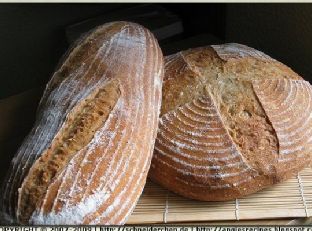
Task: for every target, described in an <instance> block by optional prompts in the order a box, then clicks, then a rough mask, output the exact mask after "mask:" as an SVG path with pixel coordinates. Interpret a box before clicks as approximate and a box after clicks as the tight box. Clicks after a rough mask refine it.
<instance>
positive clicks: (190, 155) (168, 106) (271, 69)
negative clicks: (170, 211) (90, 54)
mask: <svg viewBox="0 0 312 231" xmlns="http://www.w3.org/2000/svg"><path fill="white" fill-rule="evenodd" d="M311 90H312V88H311V85H310V84H309V83H308V82H307V81H304V80H303V79H302V78H301V77H300V76H299V75H297V74H296V73H295V72H293V71H292V70H291V69H290V68H288V67H287V66H285V65H283V64H282V63H280V62H278V61H276V60H274V59H272V58H271V57H269V56H268V55H266V54H264V53H262V52H260V51H257V50H255V49H253V48H250V47H247V46H244V45H241V44H223V45H215V46H208V47H200V48H194V49H189V50H186V51H182V52H179V53H177V54H175V55H171V56H169V57H166V59H165V77H164V85H163V101H162V109H161V122H160V125H159V132H158V135H157V139H156V144H155V151H154V156H153V160H152V166H151V169H150V172H149V177H150V178H151V179H152V180H153V181H155V182H157V183H159V184H161V185H163V186H165V187H166V188H168V189H170V190H172V191H173V192H176V193H178V194H180V195H183V196H185V197H189V198H192V199H198V200H205V201H225V200H231V199H235V198H239V197H243V196H246V195H248V194H251V193H254V192H257V191H259V190H261V189H263V188H266V187H269V186H270V185H273V184H275V183H278V182H281V181H284V180H286V179H289V178H290V177H292V176H294V175H295V174H297V173H298V172H299V171H300V170H301V169H303V168H304V167H306V166H308V165H309V163H310V159H311V158H310V154H309V153H310V152H311V151H312V142H311V141H310V137H311V134H312V131H311V129H310V127H311V126H312V119H311V116H310V115H311V109H312V102H311V97H310V95H311V94H312V92H311Z"/></svg>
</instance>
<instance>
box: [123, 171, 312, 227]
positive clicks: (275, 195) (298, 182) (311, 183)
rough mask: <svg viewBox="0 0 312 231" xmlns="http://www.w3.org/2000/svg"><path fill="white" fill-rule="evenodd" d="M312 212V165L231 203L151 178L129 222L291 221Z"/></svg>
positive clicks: (284, 222)
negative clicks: (174, 189)
mask: <svg viewBox="0 0 312 231" xmlns="http://www.w3.org/2000/svg"><path fill="white" fill-rule="evenodd" d="M311 215H312V168H307V169H305V170H303V171H302V172H301V173H300V174H298V175H297V177H294V178H292V179H290V180H288V181H286V182H284V183H280V184H277V185H275V186H273V187H270V188H267V189H265V190H263V191H260V192H258V193H255V194H252V195H249V196H247V197H244V198H241V199H237V200H233V201H227V202H203V201H196V200H190V199H187V198H184V197H181V196H178V195H176V194H174V193H171V192H169V191H168V190H166V189H164V188H162V187H161V186H159V185H157V184H155V183H153V182H151V181H148V182H147V184H146V186H145V189H144V193H143V195H142V196H141V198H140V201H139V203H138V204H137V207H136V209H135V210H134V212H133V214H132V216H131V217H130V219H129V220H128V223H129V224H142V223H177V222H178V223H181V222H183V223H184V222H192V223H194V222H195V223H196V222H199V223H202V222H204V223H206V224H253V223H256V224H261V223H267V222H269V221H270V223H271V222H272V223H274V222H276V223H278V224H281V223H282V224H287V223H289V222H291V221H293V220H295V219H296V218H297V219H298V218H306V217H309V216H311ZM274 219H275V220H274ZM307 221H308V220H298V221H296V222H298V223H299V224H301V223H303V222H307ZM207 222H208V223H207ZM293 222H295V221H293Z"/></svg>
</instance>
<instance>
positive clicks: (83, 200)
mask: <svg viewBox="0 0 312 231" xmlns="http://www.w3.org/2000/svg"><path fill="white" fill-rule="evenodd" d="M162 76H163V57H162V53H161V50H160V48H159V46H158V43H157V41H156V39H155V38H154V37H153V35H152V34H151V33H150V32H149V31H148V30H147V29H145V28H143V27H142V26H140V25H137V24H135V23H129V22H112V23H108V24H104V25H103V26H100V27H98V28H96V29H94V30H93V31H91V32H89V33H88V34H87V35H85V36H84V38H83V39H81V40H79V41H78V42H77V43H76V45H75V47H74V48H72V49H71V51H70V52H69V54H68V55H66V56H65V58H64V61H63V62H62V63H61V64H60V66H59V68H58V69H57V71H56V72H55V73H54V75H53V76H52V78H51V81H50V82H49V83H48V85H47V87H46V90H45V92H44V94H43V98H42V99H41V102H40V106H39V108H38V114H37V120H36V123H35V125H34V128H33V129H32V131H31V132H30V134H29V135H28V137H27V138H26V139H25V140H24V142H23V144H22V146H21V147H20V149H19V150H18V152H17V154H16V156H15V158H14V159H13V161H12V165H11V169H10V172H9V174H8V177H7V180H6V182H5V184H4V187H3V195H4V197H3V203H2V204H3V207H2V210H3V211H4V213H6V214H9V216H10V217H11V218H13V219H16V217H17V219H18V222H20V223H30V224H110V225H112V224H124V223H125V221H126V219H127V217H128V216H129V214H130V213H131V211H132V210H133V208H134V206H135V204H136V202H137V200H138V198H139V196H140V195H141V193H142V190H143V187H144V184H145V181H146V177H147V172H148V169H149V165H150V162H151V157H152V151H153V147H154V142H155V137H156V129H157V124H158V115H159V111H160V103H161V87H162ZM29 202H31V203H29ZM27 206H28V207H27Z"/></svg>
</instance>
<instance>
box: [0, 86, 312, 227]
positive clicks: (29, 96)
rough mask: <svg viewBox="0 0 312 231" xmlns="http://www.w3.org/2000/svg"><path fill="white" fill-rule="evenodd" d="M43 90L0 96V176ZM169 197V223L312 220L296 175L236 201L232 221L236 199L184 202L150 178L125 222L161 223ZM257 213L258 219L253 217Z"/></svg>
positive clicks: (310, 174)
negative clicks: (237, 206)
mask: <svg viewBox="0 0 312 231" xmlns="http://www.w3.org/2000/svg"><path fill="white" fill-rule="evenodd" d="M42 89H43V87H40V88H37V89H32V90H30V91H27V92H23V93H21V94H18V95H15V96H12V97H9V98H6V99H2V100H0V120H1V121H2V122H1V123H0V153H1V154H0V155H1V159H2V161H1V162H0V165H1V166H0V167H1V169H2V171H0V173H1V176H2V177H3V175H4V173H5V170H6V169H7V166H8V164H9V162H10V160H11V159H12V157H13V155H14V152H15V151H16V149H17V148H18V146H19V145H20V142H21V141H22V138H23V136H25V135H26V134H27V132H28V131H29V129H30V127H31V126H32V123H33V121H34V117H35V110H36V105H37V104H38V101H39V98H40V95H41V92H42ZM300 177H301V180H302V185H303V195H304V198H305V201H306V204H307V208H308V215H309V216H310V214H312V169H307V170H305V171H303V172H302V173H301V174H300ZM272 192H273V193H272ZM167 195H168V203H167V207H168V214H169V215H168V214H167V215H166V216H167V217H166V222H167V223H174V224H198V225H251V224H255V225H286V224H292V225H298V224H312V219H311V218H306V216H307V215H306V213H305V209H304V208H305V207H304V204H303V200H302V196H301V191H300V187H299V185H298V178H293V179H291V180H289V181H288V182H285V183H281V184H279V185H276V186H273V187H272V188H269V189H267V190H264V191H262V192H259V193H256V194H253V195H251V196H249V197H246V198H243V199H239V202H240V203H239V205H240V206H241V207H240V213H239V219H240V220H236V219H237V218H236V216H235V204H236V203H234V202H233V201H232V202H225V203H207V202H198V201H193V200H188V199H185V198H182V197H179V196H177V195H175V194H173V193H169V192H168V191H167V190H165V189H163V188H161V187H160V186H158V185H156V184H154V183H152V182H148V184H147V186H146V188H145V191H144V194H143V195H142V197H141V199H140V201H139V203H138V205H137V207H136V209H135V210H134V212H133V215H132V216H131V217H130V219H129V221H128V223H129V224H138V223H164V211H165V208H166V198H167ZM255 201H256V203H255ZM274 211H275V212H274ZM276 212H278V213H276ZM198 213H200V215H198ZM276 214H278V215H276ZM260 215H261V217H258V219H256V218H257V216H260ZM264 215H266V216H264ZM260 218H261V219H260ZM245 219H247V220H245Z"/></svg>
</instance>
